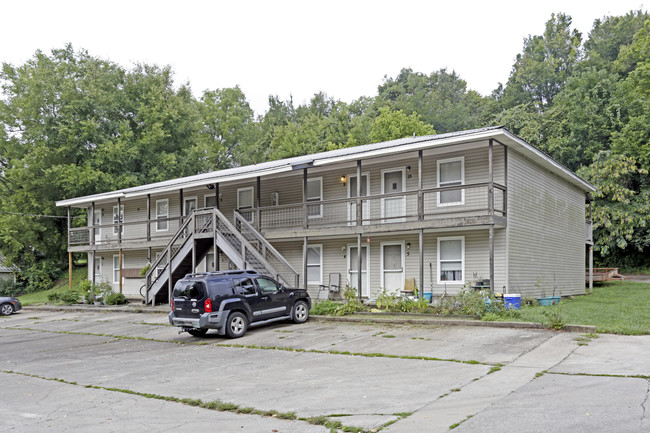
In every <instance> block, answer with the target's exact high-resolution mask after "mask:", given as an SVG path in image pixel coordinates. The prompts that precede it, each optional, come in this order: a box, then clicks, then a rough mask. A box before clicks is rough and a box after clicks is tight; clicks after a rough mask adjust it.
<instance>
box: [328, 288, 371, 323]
mask: <svg viewBox="0 0 650 433" xmlns="http://www.w3.org/2000/svg"><path fill="white" fill-rule="evenodd" d="M343 298H344V299H345V304H343V305H339V306H338V307H337V308H336V310H335V312H334V314H336V315H337V316H345V315H347V314H352V313H356V312H357V311H362V310H363V309H364V307H363V303H362V302H361V301H360V300H359V298H358V297H357V289H355V288H354V287H350V286H348V285H346V286H345V288H344V289H343Z"/></svg>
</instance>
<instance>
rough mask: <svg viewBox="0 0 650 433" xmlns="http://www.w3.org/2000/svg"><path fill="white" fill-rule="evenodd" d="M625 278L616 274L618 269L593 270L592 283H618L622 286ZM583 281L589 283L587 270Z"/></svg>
mask: <svg viewBox="0 0 650 433" xmlns="http://www.w3.org/2000/svg"><path fill="white" fill-rule="evenodd" d="M624 280H625V276H624V275H621V274H620V273H619V272H618V268H594V283H596V282H604V281H620V282H621V284H623V281H624ZM585 281H586V282H587V284H588V283H589V270H587V271H586V273H585Z"/></svg>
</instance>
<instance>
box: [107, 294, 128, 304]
mask: <svg viewBox="0 0 650 433" xmlns="http://www.w3.org/2000/svg"><path fill="white" fill-rule="evenodd" d="M105 299H106V304H107V305H122V304H126V297H124V295H123V294H121V293H111V294H109V295H108V296H106V298H105Z"/></svg>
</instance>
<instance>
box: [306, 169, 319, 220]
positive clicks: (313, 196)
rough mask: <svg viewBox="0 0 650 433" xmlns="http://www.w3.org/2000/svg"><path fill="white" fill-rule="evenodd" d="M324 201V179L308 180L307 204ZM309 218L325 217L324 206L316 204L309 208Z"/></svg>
mask: <svg viewBox="0 0 650 433" xmlns="http://www.w3.org/2000/svg"><path fill="white" fill-rule="evenodd" d="M322 200H323V178H322V177H317V178H315V179H307V203H309V202H318V201H322ZM307 215H309V218H320V217H322V216H323V205H322V204H316V205H311V206H307Z"/></svg>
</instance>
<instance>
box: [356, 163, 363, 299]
mask: <svg viewBox="0 0 650 433" xmlns="http://www.w3.org/2000/svg"><path fill="white" fill-rule="evenodd" d="M358 167H359V166H357V169H358ZM361 263H362V261H361V233H359V234H358V235H357V290H358V291H359V299H361V288H362V287H363V285H362V284H363V277H362V276H361Z"/></svg>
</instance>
